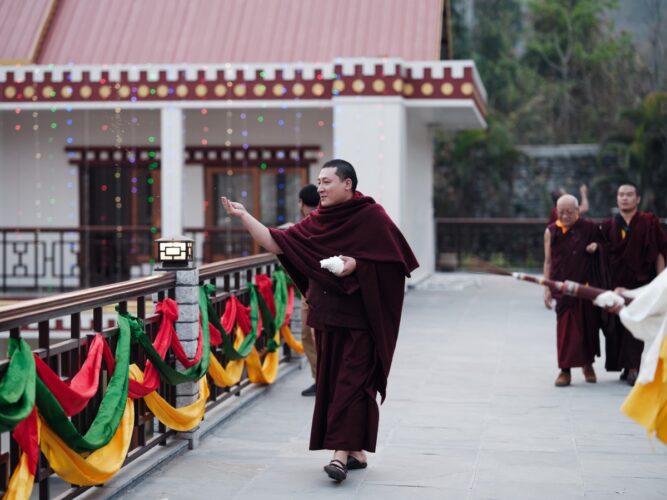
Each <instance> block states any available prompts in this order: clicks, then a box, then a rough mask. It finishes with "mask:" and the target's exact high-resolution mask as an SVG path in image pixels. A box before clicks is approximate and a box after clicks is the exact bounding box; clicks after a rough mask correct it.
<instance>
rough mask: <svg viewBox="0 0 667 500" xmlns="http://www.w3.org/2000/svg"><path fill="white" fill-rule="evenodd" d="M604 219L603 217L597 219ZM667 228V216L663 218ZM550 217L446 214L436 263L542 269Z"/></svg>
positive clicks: (438, 228)
mask: <svg viewBox="0 0 667 500" xmlns="http://www.w3.org/2000/svg"><path fill="white" fill-rule="evenodd" d="M596 221H597V222H601V220H596ZM661 221H662V224H663V227H665V228H667V219H662V220H661ZM547 222H548V220H547V219H509V218H472V217H443V218H438V219H436V220H435V223H436V252H437V253H436V263H437V264H436V266H437V269H439V270H442V271H451V270H454V269H466V268H467V267H468V264H469V261H470V258H471V257H478V258H481V259H483V260H486V261H488V262H491V263H492V264H496V265H498V266H502V267H508V268H515V269H528V270H539V269H541V268H542V264H543V262H544V230H545V229H546V227H547Z"/></svg>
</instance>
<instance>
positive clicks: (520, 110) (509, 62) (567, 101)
mask: <svg viewBox="0 0 667 500" xmlns="http://www.w3.org/2000/svg"><path fill="white" fill-rule="evenodd" d="M464 3H465V2H464V0H452V12H453V15H454V22H455V24H454V27H455V40H454V44H453V45H454V53H455V57H457V58H461V57H471V58H473V59H474V60H475V62H476V64H477V68H478V70H479V72H480V75H481V78H482V81H483V82H484V84H485V86H486V88H487V93H488V109H489V117H488V126H489V128H488V130H486V131H467V132H461V133H459V134H457V135H455V136H452V137H441V138H439V139H438V141H437V143H436V152H437V161H438V163H437V166H436V182H437V184H436V189H439V188H440V187H442V188H443V191H442V192H441V193H439V192H438V191H436V211H437V213H439V214H441V215H460V216H467V215H474V214H478V215H486V216H491V215H512V214H511V205H510V204H509V203H505V202H504V201H502V198H503V197H504V196H507V195H511V177H512V165H510V160H511V159H512V158H517V157H518V152H517V150H516V146H515V145H517V144H522V145H524V144H525V145H530V144H563V143H566V144H567V143H570V144H571V143H602V142H606V143H607V148H605V154H607V155H609V154H610V153H612V152H613V154H616V155H621V156H622V157H623V158H626V159H627V161H626V162H625V163H624V167H623V168H624V169H625V171H620V170H622V169H618V168H617V169H616V170H614V169H613V168H612V169H611V170H614V171H613V172H612V173H611V175H607V179H611V177H614V176H615V177H620V176H625V177H633V176H636V177H637V178H638V180H639V181H640V183H642V184H643V185H645V186H647V188H648V191H647V192H646V196H645V197H646V199H645V201H646V202H647V203H648V202H649V201H650V200H653V199H656V198H657V195H654V194H650V189H651V186H652V184H651V182H663V180H661V179H662V177H660V176H661V175H662V174H658V173H655V172H657V171H656V170H655V169H656V168H657V167H656V165H658V163H659V162H658V161H657V159H656V158H657V156H656V157H654V156H652V155H653V154H655V155H659V153H660V151H662V154H663V157H664V152H665V150H664V148H663V149H662V150H660V149H659V148H658V146H657V144H659V141H658V142H655V140H654V141H653V142H651V141H648V142H646V140H645V135H646V134H649V135H651V136H652V137H657V135H659V134H657V135H656V133H654V132H655V127H653V125H651V126H649V125H648V123H649V122H650V120H648V117H647V116H645V115H642V116H644V118H642V119H640V120H639V121H637V120H634V121H632V119H633V116H635V114H636V113H635V112H633V113H634V114H633V113H627V114H624V113H623V111H624V110H625V109H637V110H638V109H643V110H644V111H643V113H644V114H645V113H647V111H646V109H644V108H645V106H646V105H647V104H646V103H644V104H643V105H642V106H641V107H639V108H638V106H639V104H640V103H641V100H642V96H644V95H646V94H647V93H648V91H649V89H650V82H651V79H650V78H649V77H648V70H647V66H646V64H645V63H644V62H643V61H642V59H641V54H640V53H639V51H638V50H637V49H636V48H635V46H634V45H633V42H632V40H631V39H630V38H629V36H628V35H626V34H623V33H619V32H618V30H617V29H616V28H615V26H614V24H613V22H612V21H611V18H612V16H611V14H612V13H613V12H614V9H616V7H617V2H616V0H484V1H481V2H474V8H475V12H474V19H475V22H474V24H473V25H472V26H471V27H468V26H467V25H466V24H465V23H463V22H462V19H463V15H464V12H463V10H462V5H463V4H464ZM466 5H471V4H470V3H467V4H466ZM456 16H458V17H459V19H458V20H457V18H456ZM457 23H460V24H461V26H459V27H458V29H457V26H456V24H457ZM457 48H458V49H457ZM462 52H465V54H462ZM642 120H643V121H642ZM647 120H648V121H647ZM651 123H653V122H651ZM635 125H636V126H637V127H639V128H637V129H636V130H635V129H634V128H632V127H633V126H635ZM641 127H643V128H641ZM640 128H641V131H640ZM649 129H650V130H653V132H646V131H648V130H649ZM619 130H622V131H623V132H624V136H625V139H624V140H618V139H619V137H618V131H619ZM637 134H639V135H640V136H641V137H643V138H638V136H637ZM612 137H613V138H614V139H613V140H611V139H610V138H612ZM663 145H664V143H663ZM656 151H658V153H656ZM647 152H651V155H649V154H648V153H647ZM641 165H645V166H641ZM661 165H662V164H661ZM661 168H662V167H661ZM648 172H651V173H650V174H649V173H648ZM605 175H606V173H605ZM600 179H602V176H601V177H600ZM600 182H603V181H602V180H600ZM605 182H606V181H605ZM653 185H655V186H660V185H662V186H664V185H665V184H664V182H663V184H653ZM536 187H537V186H536ZM663 198H664V197H663ZM651 203H653V202H652V201H651ZM665 208H667V207H665ZM665 212H667V210H663V213H665Z"/></svg>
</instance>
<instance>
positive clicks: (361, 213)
mask: <svg viewBox="0 0 667 500" xmlns="http://www.w3.org/2000/svg"><path fill="white" fill-rule="evenodd" d="M270 231H271V236H272V237H273V239H274V240H275V242H276V243H277V244H278V246H279V247H280V249H281V250H282V251H283V253H282V254H281V255H278V258H279V259H280V261H281V263H282V264H283V266H284V267H285V270H286V271H287V273H288V274H289V275H290V277H291V278H292V280H293V281H294V283H295V284H296V286H297V287H298V288H299V290H300V291H301V293H302V294H303V295H304V296H306V292H307V290H308V280H309V279H312V280H314V281H316V282H317V283H318V284H319V285H321V286H322V287H323V288H324V289H327V290H331V291H332V292H335V293H338V294H341V295H345V294H349V293H351V292H353V291H355V290H357V289H358V288H357V287H356V286H350V280H349V279H348V278H338V277H336V276H334V275H333V274H332V273H331V272H329V271H327V270H326V269H322V268H321V266H320V260H322V259H326V258H329V257H332V256H335V255H345V256H349V257H354V258H355V259H356V261H357V267H356V271H355V273H356V275H357V276H356V278H357V280H356V281H357V282H358V285H359V287H360V288H361V296H362V298H363V301H364V308H365V310H366V314H367V316H368V318H367V319H368V324H369V325H370V329H371V335H372V336H373V340H374V342H375V349H376V352H377V355H378V358H379V361H380V364H381V368H382V373H381V374H378V376H377V388H378V391H379V392H380V394H381V395H382V399H383V400H384V397H385V395H386V384H387V377H388V375H389V369H390V367H391V360H392V357H393V354H394V349H395V347H396V339H397V337H398V329H399V325H400V321H401V311H402V307H403V295H404V286H405V277H406V276H407V277H409V276H410V273H411V272H412V271H413V270H414V269H416V268H417V267H418V266H419V264H418V263H417V259H416V258H415V256H414V254H413V253H412V250H411V249H410V246H409V245H408V243H407V241H406V240H405V238H404V237H403V235H402V234H401V232H400V231H399V229H398V228H397V227H396V225H395V224H394V223H393V222H392V220H391V219H390V218H389V216H388V215H387V213H386V212H385V211H384V208H382V206H380V205H379V204H377V203H375V200H373V198H370V197H368V196H364V195H362V194H361V193H359V192H357V193H355V196H354V198H352V199H351V200H349V201H347V202H345V203H341V204H339V205H334V206H331V207H322V206H320V207H318V208H317V209H316V210H314V211H313V212H311V214H310V215H309V216H308V217H306V218H305V219H303V220H302V221H301V222H299V223H298V224H295V225H294V226H291V227H290V228H289V229H287V230H278V229H270Z"/></svg>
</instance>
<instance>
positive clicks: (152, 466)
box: [78, 356, 306, 499]
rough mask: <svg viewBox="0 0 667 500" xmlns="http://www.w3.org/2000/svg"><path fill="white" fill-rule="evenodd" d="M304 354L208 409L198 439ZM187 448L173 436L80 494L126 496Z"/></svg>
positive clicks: (296, 364)
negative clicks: (272, 375) (268, 378)
mask: <svg viewBox="0 0 667 500" xmlns="http://www.w3.org/2000/svg"><path fill="white" fill-rule="evenodd" d="M305 359H306V358H305V357H302V356H299V357H294V358H292V361H290V362H289V363H282V364H281V365H280V370H278V378H277V379H276V381H275V382H274V383H273V384H271V385H259V384H252V385H250V386H248V387H246V388H244V389H243V390H241V396H240V397H232V398H229V399H228V400H226V401H225V402H223V403H221V404H220V405H218V406H216V407H215V408H213V409H212V410H210V411H209V412H207V413H206V416H205V417H204V420H203V421H202V422H201V423H200V424H199V430H198V440H201V439H203V438H204V437H205V436H206V435H207V434H208V433H210V432H211V431H212V430H214V429H215V428H216V427H217V426H218V425H220V424H222V423H224V422H225V421H226V420H228V419H229V418H231V417H232V416H233V415H234V414H235V413H237V412H238V411H239V410H242V409H243V408H244V407H245V406H247V405H248V404H250V403H252V402H253V401H254V400H256V399H257V398H258V397H260V396H262V395H263V394H265V393H267V392H268V391H270V390H271V387H273V385H275V384H277V383H278V382H279V381H280V380H282V379H283V378H285V377H287V376H288V375H290V374H291V373H293V372H294V371H296V370H300V369H301V368H302V367H303V365H304V363H305ZM187 452H188V441H187V440H184V439H178V438H171V439H169V440H168V441H167V445H166V446H156V447H155V448H153V449H152V450H151V451H149V452H148V453H146V454H145V455H144V456H142V457H141V458H138V459H137V460H135V461H134V462H132V463H131V464H130V465H128V466H127V467H123V468H122V469H121V470H120V471H118V474H116V475H115V476H114V477H113V479H111V481H109V482H108V483H106V484H104V486H100V487H93V488H91V489H89V490H87V491H85V492H84V493H83V494H82V495H80V496H79V497H78V498H87V499H111V498H124V497H125V492H126V491H127V490H128V489H129V488H131V487H133V486H136V485H137V484H138V483H140V482H141V481H143V480H144V479H145V478H147V477H148V476H150V475H151V474H152V473H153V472H154V471H155V470H157V469H158V468H159V467H160V466H161V465H163V464H165V463H166V462H168V461H170V460H172V459H174V458H176V457H178V456H180V455H184V454H186V453H187Z"/></svg>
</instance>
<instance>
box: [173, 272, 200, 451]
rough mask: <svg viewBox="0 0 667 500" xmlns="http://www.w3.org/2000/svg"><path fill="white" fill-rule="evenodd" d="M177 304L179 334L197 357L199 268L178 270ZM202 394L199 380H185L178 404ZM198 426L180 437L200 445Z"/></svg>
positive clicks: (191, 355) (187, 349)
mask: <svg viewBox="0 0 667 500" xmlns="http://www.w3.org/2000/svg"><path fill="white" fill-rule="evenodd" d="M176 303H177V304H178V320H177V321H176V334H177V335H178V338H179V340H180V341H181V344H183V349H184V350H185V353H186V354H187V356H188V358H190V359H192V358H194V356H195V354H196V352H197V341H198V338H199V269H198V268H196V267H194V266H193V267H192V269H185V270H179V271H176ZM176 369H177V370H178V371H184V370H185V367H184V366H183V365H182V364H181V363H179V362H178V361H177V362H176ZM198 397H199V382H184V383H182V384H178V385H177V386H176V407H178V408H181V407H183V406H188V405H190V404H192V403H194V402H195V401H196V400H197V398H198ZM198 429H199V428H198V427H197V428H195V429H192V430H191V431H187V432H180V433H179V437H181V438H182V439H187V440H188V441H189V448H190V449H192V448H195V447H196V446H197V444H198V441H199V439H198V436H197V431H198Z"/></svg>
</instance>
